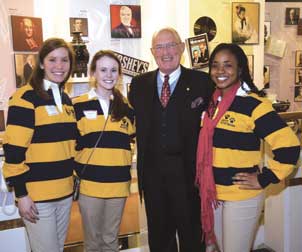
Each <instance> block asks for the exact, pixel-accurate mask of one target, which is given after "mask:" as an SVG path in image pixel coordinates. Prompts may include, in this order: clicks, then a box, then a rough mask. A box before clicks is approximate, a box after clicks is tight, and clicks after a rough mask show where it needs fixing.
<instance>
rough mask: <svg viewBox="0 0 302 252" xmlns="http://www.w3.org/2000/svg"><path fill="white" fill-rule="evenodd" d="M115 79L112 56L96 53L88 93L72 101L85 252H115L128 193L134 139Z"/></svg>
mask: <svg viewBox="0 0 302 252" xmlns="http://www.w3.org/2000/svg"><path fill="white" fill-rule="evenodd" d="M121 75H122V69H121V63H120V61H119V59H118V58H117V57H116V55H115V54H114V53H113V52H112V51H105V50H102V51H99V52H97V53H96V54H95V55H94V57H93V59H92V62H91V64H90V76H91V77H92V81H91V82H92V84H93V86H94V88H92V89H91V90H90V91H89V92H88V93H87V94H84V95H82V96H80V97H78V98H76V99H75V100H74V108H75V113H76V119H77V125H78V130H79V132H80V137H79V139H78V141H77V151H78V152H77V155H76V158H75V160H76V162H77V169H76V170H77V174H78V176H79V177H80V178H81V184H80V196H79V206H80V211H81V215H82V222H83V227H84V245H85V251H86V252H92V251H93V252H94V251H119V248H118V247H119V246H118V232H119V227H120V222H121V219H122V213H123V209H124V206H125V202H126V197H127V196H128V195H129V193H130V180H131V176H130V167H131V163H132V159H131V148H130V141H131V139H132V138H133V137H134V133H135V127H134V116H133V115H134V113H133V110H132V108H131V107H130V106H129V105H128V102H127V100H126V99H125V98H124V97H123V95H122V94H121V93H120V92H119V91H118V89H117V88H116V85H117V84H118V82H119V81H120V79H121ZM98 140H99V141H98Z"/></svg>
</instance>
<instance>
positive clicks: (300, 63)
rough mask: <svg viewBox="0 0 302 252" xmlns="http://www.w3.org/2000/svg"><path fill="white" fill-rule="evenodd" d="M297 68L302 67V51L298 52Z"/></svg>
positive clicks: (296, 55)
mask: <svg viewBox="0 0 302 252" xmlns="http://www.w3.org/2000/svg"><path fill="white" fill-rule="evenodd" d="M295 59H296V60H295V66H296V67H302V50H297V51H296V54H295Z"/></svg>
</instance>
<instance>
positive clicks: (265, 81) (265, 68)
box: [263, 65, 270, 89]
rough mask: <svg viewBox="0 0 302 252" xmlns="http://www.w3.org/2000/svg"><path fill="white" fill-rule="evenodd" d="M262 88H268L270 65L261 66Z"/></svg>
mask: <svg viewBox="0 0 302 252" xmlns="http://www.w3.org/2000/svg"><path fill="white" fill-rule="evenodd" d="M263 88H264V89H267V88H270V66H268V65H265V66H263Z"/></svg>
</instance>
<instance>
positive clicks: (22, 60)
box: [15, 53, 38, 88]
mask: <svg viewBox="0 0 302 252" xmlns="http://www.w3.org/2000/svg"><path fill="white" fill-rule="evenodd" d="M37 61H38V54H37V53H27V54H25V53H23V54H15V77H16V87H17V88H19V87H22V86H23V85H25V84H26V83H28V81H29V78H30V76H31V74H32V71H33V69H34V67H35V65H36V63H37Z"/></svg>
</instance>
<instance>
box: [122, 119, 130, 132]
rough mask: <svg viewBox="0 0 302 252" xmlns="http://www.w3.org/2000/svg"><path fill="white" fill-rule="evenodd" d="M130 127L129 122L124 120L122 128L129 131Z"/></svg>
mask: <svg viewBox="0 0 302 252" xmlns="http://www.w3.org/2000/svg"><path fill="white" fill-rule="evenodd" d="M128 125H129V123H128V122H127V120H126V119H122V122H121V125H120V128H122V129H125V130H128Z"/></svg>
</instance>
